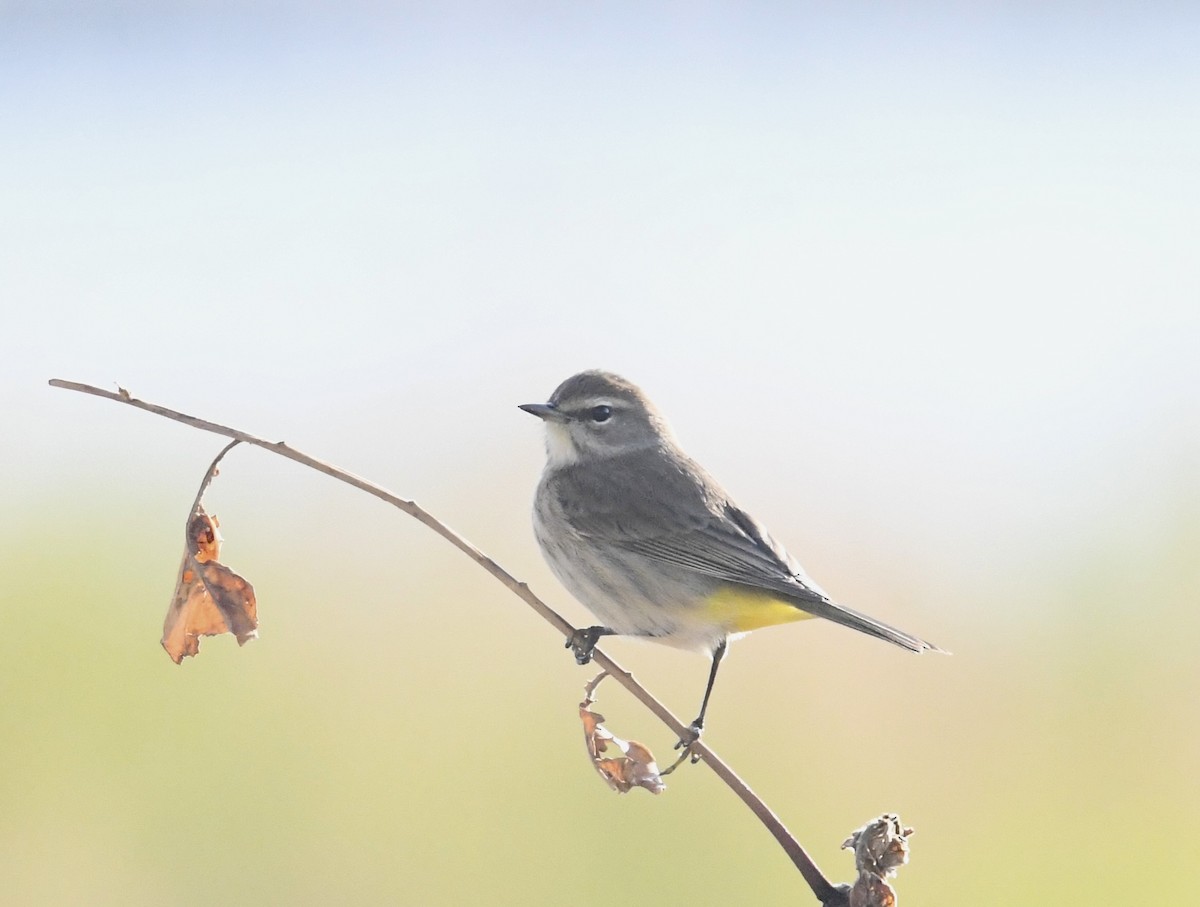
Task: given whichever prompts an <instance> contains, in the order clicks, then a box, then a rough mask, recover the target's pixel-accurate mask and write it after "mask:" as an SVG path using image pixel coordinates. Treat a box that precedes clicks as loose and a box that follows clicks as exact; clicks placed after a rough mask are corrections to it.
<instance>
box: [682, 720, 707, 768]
mask: <svg viewBox="0 0 1200 907" xmlns="http://www.w3.org/2000/svg"><path fill="white" fill-rule="evenodd" d="M703 730H704V722H703V721H701V720H700V719H699V718H697V719H696V720H695V721H693V722H692V723H691V724H689V725H688V729H687V733H685V734H684V735H683V736H682V737H680V738H679V742H678V743H676V744H675V749H677V750H683V753H682V754H681V755H680V761H683V756H687V755H690V756H691V757H692V765H695V764H696V763H697V762H699V761H700V754H699V753H694V752H692V744H694V743H695V742H696V741H698V740H699V739H700V734H701V732H702V731H703Z"/></svg>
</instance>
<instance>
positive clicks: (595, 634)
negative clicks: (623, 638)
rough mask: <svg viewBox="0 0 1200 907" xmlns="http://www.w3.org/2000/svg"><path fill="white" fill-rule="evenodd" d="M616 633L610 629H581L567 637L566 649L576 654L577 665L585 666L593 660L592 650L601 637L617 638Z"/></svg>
mask: <svg viewBox="0 0 1200 907" xmlns="http://www.w3.org/2000/svg"><path fill="white" fill-rule="evenodd" d="M616 632H617V631H616V630H610V629H609V628H608V627H586V628H584V627H580V628H579V629H578V630H576V631H575V632H574V633H572V634H571V635H570V636H568V637H567V644H566V646H564V648H567V649H571V650H572V651H573V652H574V653H575V661H576V663H577V664H581V665H585V664H587V663H588V662H589V661H591V660H592V649H594V648H596V643H597V642H598V641H599V639H600V637H601V636H615V635H616Z"/></svg>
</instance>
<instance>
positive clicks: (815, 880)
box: [50, 378, 846, 905]
mask: <svg viewBox="0 0 1200 907" xmlns="http://www.w3.org/2000/svg"><path fill="white" fill-rule="evenodd" d="M50 386H51V387H58V388H62V389H63V390H71V391H78V392H80V393H84V394H91V395H92V396H95V397H104V398H105V399H108V400H114V401H116V402H117V403H125V404H128V405H129V406H133V407H136V408H137V409H142V410H145V411H146V412H149V413H154V414H155V415H157V416H162V417H164V418H166V419H171V420H172V421H175V422H182V423H183V424H184V425H190V426H191V427H192V428H198V429H200V430H201V431H207V432H212V433H213V434H217V435H223V436H224V437H226V438H233V439H234V440H235V441H241V442H244V443H246V444H252V445H254V446H255V447H261V448H263V449H264V450H269V451H271V452H272V453H276V454H279V455H280V456H283V457H287V458H288V459H289V460H295V461H296V462H297V463H301V464H303V465H304V466H307V467H309V468H310V469H315V470H317V472H321V473H324V474H325V475H327V476H330V477H331V478H334V479H337V480H338V481H340V482H345V483H346V484H348V485H353V486H354V487H355V488H358V489H359V490H361V491H365V492H366V493H367V494H370V495H373V496H374V497H377V498H379V499H380V500H382V501H386V502H387V503H389V504H391V505H392V506H394V507H398V508H399V509H400V510H403V511H404V512H405V513H407V514H408V515H409V516H411V517H413V518H414V519H416V520H419V521H420V522H421V523H423V524H425V525H426V526H428V527H429V528H430V529H432V530H433V531H434V532H436V533H437V534H438V535H440V536H441V537H442V538H444V539H445V540H446V541H448V542H449V543H450V544H451V545H453V546H454V547H455V548H457V549H458V550H459V551H461V552H463V553H464V554H465V555H467V557H469V558H471V560H473V561H475V563H477V564H479V566H481V567H482V568H483V569H484V570H486V571H487V572H488V573H490V574H491V575H492V576H493V577H495V578H496V579H497V580H499V581H500V582H501V583H503V584H504V586H505V587H507V588H508V589H509V591H511V592H512V593H513V594H515V595H516V596H517V597H518V598H520V599H521V600H522V601H524V602H525V603H526V604H527V605H529V606H530V607H531V608H533V610H534V611H536V612H537V613H538V614H539V615H540V616H541V617H542V618H543V619H544V620H545V621H547V622H548V623H549V624H550V625H551V626H552V627H554V629H555V630H557V631H558V632H559V633H560V634H562V635H563V636H564V637H569V636H570V635H571V634H572V633H574V632H575V628H574V627H572V626H571V625H570V623H568V622H567V621H566V620H565V619H564V618H563V617H562V616H561V615H559V614H558V612H557V611H555V610H554V609H553V608H551V607H550V606H549V605H547V604H546V603H545V602H543V601H542V600H541V599H540V598H538V597H537V596H536V595H534V594H533V592H532V591H530V589H529V586H528V585H526V584H525V583H523V582H519V581H518V580H516V579H514V578H513V576H512V575H511V574H509V573H508V571H506V570H505V569H504V568H502V567H501V566H500V565H499V564H497V563H496V562H495V561H494V560H492V559H491V558H490V557H488V556H487V555H486V554H484V553H483V552H482V551H480V550H479V549H478V548H476V547H475V546H474V545H472V544H471V543H470V542H468V541H467V540H466V539H465V538H463V537H462V536H461V535H459V534H458V533H457V532H455V531H454V530H453V529H451V528H450V527H448V526H447V525H445V524H444V523H442V522H441V521H440V520H438V519H436V518H435V517H433V516H432V515H431V514H429V513H428V512H427V511H425V510H424V509H423V508H421V507H420V506H419V505H417V504H416V503H415V502H413V501H406V500H404V499H403V498H400V497H397V496H396V495H394V494H392V493H391V492H390V491H388V490H387V489H386V488H382V487H381V486H379V485H376V484H375V483H374V482H371V481H368V480H367V479H364V478H362V477H361V476H356V475H354V474H352V473H349V472H346V471H345V470H344V469H339V468H338V467H337V466H334V465H332V464H330V463H326V462H324V461H323V460H318V459H316V458H315V457H310V456H309V455H308V454H306V453H302V452H301V451H299V450H296V449H295V448H292V447H289V446H288V445H287V444H285V443H284V442H282V441H267V440H265V439H264V438H259V437H256V436H254V435H251V434H249V433H247V432H244V431H240V430H239V429H236V428H230V427H229V426H226V425H219V424H217V423H216V422H209V421H207V420H205V419H199V418H197V417H195V416H189V415H187V414H185V413H181V412H177V411H176V410H173V409H168V408H167V407H165V406H158V405H157V404H154V403H147V402H146V401H144V400H138V399H137V398H135V397H133V396H132V395H130V393H129V392H128V391H127V390H125V389H124V388H120V389H118V390H117V391H115V392H114V391H107V390H104V389H102V388H98V387H94V386H92V385H90V384H80V383H79V382H76V381H64V380H62V379H59V378H53V379H51V381H50ZM230 447H232V445H230ZM228 449H229V448H226V450H228ZM224 453H225V451H222V453H221V456H224ZM219 460H220V457H218V458H217V461H218V462H219ZM213 465H214V466H215V465H216V463H215V462H214V464H213ZM210 478H211V476H210ZM205 484H207V482H206V483H205ZM203 490H204V489H203V487H202V488H201V493H203ZM592 659H593V660H594V661H595V662H596V664H597V665H598V666H599V667H600V668H602V669H603V670H604V671H606V672H608V673H609V674H611V675H612V676H613V678H615V679H616V681H617V683H619V684H620V685H621V686H623V687H624V688H625V689H626V690H628V691H629V692H630V694H632V695H633V697H634V698H635V699H637V700H638V702H640V703H642V705H644V706H645V707H646V708H647V709H649V710H650V711H651V712H653V713H654V715H655V716H656V717H657V718H658V719H659V720H660V721H662V722H663V724H665V725H666V726H667V727H668V728H670V729H671V732H672V733H674V734H676V735H677V736H678V737H679V739H685V738H686V737H688V736H690V733H691V731H690V729H689V727H688V726H687V725H685V724H684V723H683V722H682V721H680V720H679V719H678V718H677V717H675V715H673V714H672V713H671V711H670V710H669V709H668V708H667V707H666V706H665V705H663V704H662V703H661V702H659V701H658V699H656V698H655V697H654V696H653V695H651V694H650V692H649V691H648V690H647V689H646V688H645V687H643V686H642V685H641V684H640V683H638V682H637V681H636V680H634V679H633V675H632V674H630V673H629V672H628V671H626V670H625V669H624V668H622V667H621V666H620V665H619V664H617V663H616V662H615V661H613V660H612V659H611V658H610V657H609V656H608V655H606V654H605V653H604V652H602V651H600V650H599V649H593V650H592ZM691 752H692V753H694V754H696V755H698V756H699V757H700V759H701V760H702V761H704V762H705V763H706V764H707V765H708V766H709V768H711V769H712V770H713V771H714V772H715V773H716V774H717V777H719V778H720V779H721V780H722V781H724V782H725V784H726V785H727V786H728V787H729V789H730V790H732V791H733V792H734V794H736V795H737V797H738V798H739V799H740V800H741V801H742V802H743V803H745V804H746V806H747V807H748V808H749V809H750V811H751V812H752V813H754V815H755V816H757V817H758V819H759V821H760V822H762V824H763V825H764V826H765V827H766V829H767V831H769V832H770V833H771V835H772V836H773V837H774V838H775V840H776V841H778V842H779V845H780V846H781V847H782V848H783V849H784V852H785V853H787V855H788V857H789V858H790V859H791V861H792V863H793V864H794V865H795V866H796V869H798V870H799V871H800V874H801V875H802V876H803V877H804V880H805V881H806V882H807V883H808V885H809V887H810V888H811V889H812V892H813V894H814V895H816V897H817V899H818V900H819V901H821V903H822V904H826V905H834V904H843V903H846V901H845V900H844V897H845V895H844V889H842V888H840V887H838V886H834V885H832V884H831V883H830V882H829V880H828V879H826V878H825V876H824V874H822V872H821V870H820V869H819V868H817V864H816V863H814V862H813V860H812V858H811V857H810V856H809V855H808V853H807V852H805V850H804V848H803V847H801V846H800V842H799V841H797V840H796V839H795V838H794V837H793V836H792V835H791V833H790V832H789V831H788V830H787V828H786V827H785V826H784V824H783V822H782V821H781V820H780V819H779V817H778V816H777V815H775V813H774V812H772V811H771V809H770V807H768V806H767V804H766V803H764V802H763V801H762V800H761V799H760V798H759V796H758V795H757V794H755V793H754V791H752V790H751V789H750V787H749V786H748V785H747V784H746V782H744V781H743V780H742V779H741V778H740V777H738V775H737V774H736V773H735V772H734V771H733V769H731V768H730V767H729V766H728V765H727V764H726V763H725V762H724V761H722V760H721V759H720V758H719V757H718V756H717V754H716V753H714V752H713V751H712V750H711V749H710V748H709V747H708V745H707V744H705V743H703V742H702V741H700V740H697V741H695V742H694V743H692V745H691Z"/></svg>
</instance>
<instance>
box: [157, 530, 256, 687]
mask: <svg viewBox="0 0 1200 907" xmlns="http://www.w3.org/2000/svg"><path fill="white" fill-rule="evenodd" d="M220 553H221V535H220V533H219V532H218V531H217V520H216V518H215V517H211V516H209V515H208V514H207V513H205V511H204V508H203V507H199V506H198V507H197V508H196V511H195V513H193V514H192V517H191V519H189V520H188V526H187V547H186V549H185V550H184V553H183V563H182V564H180V567H179V578H178V579H177V580H176V582H175V596H174V598H173V599H172V600H171V606H170V607H169V608H168V609H167V617H166V620H164V621H163V636H162V645H163V648H164V649H166V650H167V654H168V655H170V656H171V660H172V661H174V662H175V663H176V664H179V663H181V662H182V661H183V659H184V658H185V657H187V656H189V655H195V654H197V653H198V652H199V651H200V637H201V636H216V635H217V634H219V633H232V634H233V635H234V636H235V637H237V641H238V644H239V645H244V644H245V642H246V640H248V639H254V638H255V637H256V636H257V635H258V608H257V603H256V602H255V599H254V587H253V586H251V585H250V583H248V582H246V580H244V579H243V578H242V577H240V576H238V575H237V574H236V573H234V572H233V571H232V570H230V569H229V568H228V567H226V566H225V565H224V564H221V563H220V562H219V560H218V558H219V557H220Z"/></svg>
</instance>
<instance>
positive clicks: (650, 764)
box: [579, 673, 667, 794]
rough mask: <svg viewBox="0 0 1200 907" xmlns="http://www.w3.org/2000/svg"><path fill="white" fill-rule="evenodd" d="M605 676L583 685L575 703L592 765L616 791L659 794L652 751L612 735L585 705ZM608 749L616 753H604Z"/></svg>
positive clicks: (660, 788)
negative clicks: (642, 790)
mask: <svg viewBox="0 0 1200 907" xmlns="http://www.w3.org/2000/svg"><path fill="white" fill-rule="evenodd" d="M605 676H606V675H605V674H603V673H602V674H600V675H599V676H598V677H596V678H595V679H593V680H592V681H591V682H590V683H589V684H588V685H587V686H586V687H585V692H584V700H583V702H581V703H579V720H580V721H581V722H582V723H583V739H584V743H585V744H586V745H587V751H588V756H589V757H591V760H592V766H593V767H594V768H595V769H596V771H597V772H598V773H599V775H600V777H601V778H603V779H604V781H605V783H607V784H608V786H609V787H611V788H612V789H613V790H615V791H616V792H617V793H620V794H623V793H626V792H628V791H631V790H633V788H635V787H641V788H645V789H646V790H648V791H650V793H652V794H660V793H662V792H663V791H664V790H666V787H667V785H666V784H665V783H664V782H663V780H662V775H661V774H660V773H659V771H658V765H657V763H656V762H655V761H654V754H653V753H652V752H650V750H649V748H648V747H646V746H644V745H643V744H641V743H638V742H637V741H636V740H622V739H621V738H620V737H617V736H616V735H614V734H613V733H612V732H610V731H609V730H608V729H607V728H606V727H604V716H603V715H601V714H600V713H599V712H593V711H592V710H591V709H590V708H589V706H590V705H591V704H592V702H593V701H594V700H593V699H592V692H593V690H595V688H596V685H597V684H598V683H599V682H600V681H601V680H602V679H604V677H605ZM610 749H612V750H615V751H617V752H619V753H620V755H616V753H613V754H612V755H605V754H606V753H609V752H610Z"/></svg>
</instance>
